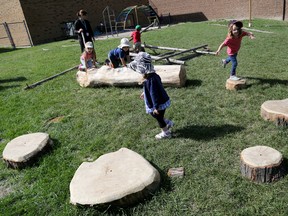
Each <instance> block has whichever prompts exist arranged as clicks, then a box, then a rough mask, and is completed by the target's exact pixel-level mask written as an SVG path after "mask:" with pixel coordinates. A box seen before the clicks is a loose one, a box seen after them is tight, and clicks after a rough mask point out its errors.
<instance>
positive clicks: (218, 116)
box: [0, 19, 288, 215]
mask: <svg viewBox="0 0 288 216" xmlns="http://www.w3.org/2000/svg"><path fill="white" fill-rule="evenodd" d="M247 23H248V22H247V21H244V26H247ZM215 24H221V25H215ZM222 25H226V21H223V20H220V21H218V22H216V21H215V22H212V21H209V22H201V23H190V22H188V23H182V24H178V25H175V26H173V25H172V26H170V27H167V28H162V29H160V30H155V31H148V32H146V33H143V35H142V41H143V42H146V43H147V44H149V45H155V46H166V47H177V48H185V49H189V48H193V47H195V46H199V45H202V44H208V46H209V48H210V49H211V50H212V51H215V50H216V49H217V48H218V46H219V44H220V43H222V42H223V40H224V38H225V36H226V34H227V29H226V27H225V26H222ZM253 28H254V29H259V30H262V31H270V32H273V33H271V34H268V33H260V32H254V34H255V36H256V39H255V40H249V39H248V38H244V39H243V41H242V47H241V50H240V52H239V55H238V61H239V66H238V69H237V75H239V76H241V77H245V78H247V82H248V84H249V87H248V88H247V89H244V90H241V91H228V90H226V89H225V82H226V79H227V78H228V76H229V69H230V67H227V68H225V69H224V68H222V67H220V64H219V62H220V59H221V58H224V57H225V56H226V53H225V50H224V49H223V50H222V53H221V55H220V56H218V57H216V56H212V55H199V56H197V57H195V58H193V59H190V60H188V61H187V62H186V70H187V78H188V80H187V85H186V86H185V87H183V88H171V87H169V88H166V90H167V93H168V94H169V96H170V98H171V102H172V106H171V107H170V108H169V109H167V111H166V116H167V118H169V119H170V118H171V119H172V120H173V121H174V122H175V127H174V128H173V136H174V137H173V139H170V140H164V141H163V140H160V141H157V140H155V138H154V136H155V134H157V133H159V129H158V128H157V124H156V122H155V120H154V119H152V118H151V116H149V115H147V114H145V109H144V104H143V101H141V100H140V99H139V94H140V92H141V87H134V88H116V87H106V88H94V89H91V88H82V87H80V86H79V84H78V83H77V82H76V70H73V71H71V72H68V73H66V74H65V75H62V76H59V77H57V78H55V79H53V80H50V81H48V82H46V83H43V84H42V85H40V86H37V87H36V88H34V89H31V90H24V88H25V86H26V84H32V83H34V82H37V81H39V80H42V79H44V78H47V77H49V76H52V75H54V74H57V73H59V72H61V71H64V70H65V69H67V68H71V67H73V66H75V65H77V64H79V56H80V49H79V46H78V42H77V41H75V40H65V41H60V42H54V43H49V44H43V45H39V46H35V47H32V48H29V49H17V50H15V51H9V52H8V51H7V52H0V58H1V64H0V71H1V75H0V97H1V101H0V107H1V110H0V119H1V124H0V150H1V152H2V151H3V149H4V148H5V145H6V144H7V143H8V142H9V141H10V140H12V139H14V138H15V137H17V136H20V135H22V134H26V133H34V132H46V133H48V134H50V136H51V138H52V139H53V140H54V148H53V150H52V151H51V152H50V153H48V154H46V155H44V156H43V157H41V158H40V159H39V160H38V161H37V163H36V164H35V166H31V167H28V168H26V169H23V170H20V171H18V170H11V169H8V168H6V166H5V164H4V163H2V164H1V169H0V170H1V171H0V189H1V191H2V192H1V193H0V199H1V202H0V209H1V210H0V215H101V214H103V215H104V214H106V213H107V212H103V211H100V210H97V209H93V208H89V207H79V208H78V207H75V206H73V205H71V204H70V203H69V196H70V194H69V183H70V181H71V179H72V177H73V175H74V173H75V171H76V169H77V168H78V167H79V166H80V164H81V163H82V162H84V161H91V160H96V159H97V158H98V157H99V156H101V155H102V154H105V153H108V152H111V151H116V150H118V149H119V148H121V147H127V148H130V149H131V150H133V151H136V152H137V153H139V154H141V155H143V156H144V157H145V158H146V159H147V160H148V161H150V162H152V163H153V164H155V165H156V166H157V167H158V169H159V171H160V173H161V174H162V184H161V187H160V189H159V191H157V193H156V195H155V196H153V197H152V198H150V199H149V200H147V201H146V202H144V203H140V204H138V205H136V206H133V207H130V208H119V209H113V211H111V212H108V213H110V214H111V215H116V214H119V215H285V214H287V212H288V205H287V199H288V195H287V193H285V191H287V190H288V182H287V181H288V179H287V177H284V178H283V179H281V180H280V181H278V182H275V183H272V184H255V183H252V182H250V181H248V180H246V179H245V178H243V177H242V176H241V173H240V163H239V161H240V158H239V155H240V152H241V151H242V150H243V149H245V148H247V147H251V146H255V145H267V146H270V147H272V148H275V149H277V150H278V151H280V152H281V153H282V154H283V156H284V158H287V157H288V147H287V137H288V136H287V135H288V130H287V128H279V127H277V126H275V124H274V123H273V122H266V121H264V120H263V119H262V118H261V116H260V106H261V104H262V103H263V102H265V101H267V100H281V99H285V98H287V95H288V88H287V85H288V81H287V80H288V77H287V76H288V75H287V74H288V73H287V72H288V69H287V59H286V58H287V57H286V56H287V52H286V48H287V47H288V40H287V37H288V31H287V29H288V24H287V22H281V21H275V20H261V19H259V20H255V21H254V22H253ZM119 40H120V39H119V38H115V39H109V40H96V42H95V44H96V52H97V56H98V57H97V59H98V61H99V62H104V60H105V59H106V57H107V52H108V51H109V50H110V49H113V48H114V47H116V46H117V45H118V43H119ZM146 51H148V52H151V54H153V52H152V51H150V50H149V49H147V50H146ZM160 63H163V62H157V64H160ZM180 166H183V167H184V168H185V172H186V173H185V177H184V178H182V179H177V178H176V179H175V178H174V179H170V178H168V177H167V175H166V173H167V171H168V169H169V168H171V167H180Z"/></svg>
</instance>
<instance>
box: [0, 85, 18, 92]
mask: <svg viewBox="0 0 288 216" xmlns="http://www.w3.org/2000/svg"><path fill="white" fill-rule="evenodd" d="M16 87H20V85H11V86H0V91H2V90H5V89H9V88H16Z"/></svg>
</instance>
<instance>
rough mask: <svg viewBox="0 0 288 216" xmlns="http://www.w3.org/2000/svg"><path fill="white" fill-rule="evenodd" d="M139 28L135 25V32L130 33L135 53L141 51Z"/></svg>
mask: <svg viewBox="0 0 288 216" xmlns="http://www.w3.org/2000/svg"><path fill="white" fill-rule="evenodd" d="M140 30H141V26H140V25H136V27H135V31H133V32H132V33H131V38H132V39H133V44H134V45H133V48H134V51H135V52H136V53H138V52H140V51H141V32H140Z"/></svg>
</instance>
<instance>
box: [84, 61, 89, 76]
mask: <svg viewBox="0 0 288 216" xmlns="http://www.w3.org/2000/svg"><path fill="white" fill-rule="evenodd" d="M87 65H88V64H87V59H86V58H85V65H84V67H85V72H86V73H87Z"/></svg>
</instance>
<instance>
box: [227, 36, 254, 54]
mask: <svg viewBox="0 0 288 216" xmlns="http://www.w3.org/2000/svg"><path fill="white" fill-rule="evenodd" d="M246 35H248V33H247V32H245V31H242V34H241V35H240V36H239V37H237V38H230V37H227V38H226V39H225V41H224V45H225V46H227V54H228V55H234V54H236V53H237V52H238V51H239V49H240V46H241V41H242V38H243V37H244V36H246Z"/></svg>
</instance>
